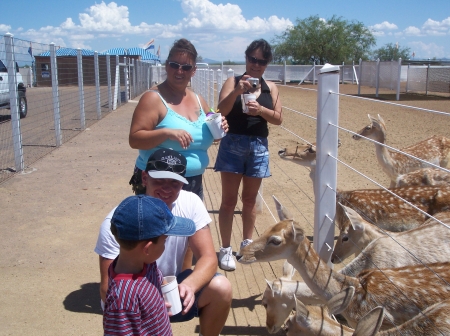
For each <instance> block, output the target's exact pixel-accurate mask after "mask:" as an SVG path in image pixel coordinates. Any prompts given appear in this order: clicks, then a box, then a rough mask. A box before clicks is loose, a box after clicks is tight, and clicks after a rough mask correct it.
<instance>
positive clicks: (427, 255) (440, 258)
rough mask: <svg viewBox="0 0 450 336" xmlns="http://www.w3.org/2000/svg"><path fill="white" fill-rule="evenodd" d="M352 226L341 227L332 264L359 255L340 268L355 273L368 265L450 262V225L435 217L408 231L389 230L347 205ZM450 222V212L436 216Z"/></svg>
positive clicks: (390, 265)
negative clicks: (371, 221)
mask: <svg viewBox="0 0 450 336" xmlns="http://www.w3.org/2000/svg"><path fill="white" fill-rule="evenodd" d="M342 207H343V210H344V213H345V215H346V216H347V218H348V219H349V221H350V225H348V226H344V227H341V228H340V229H341V230H340V233H339V237H338V239H337V241H336V245H335V247H334V250H333V254H332V256H331V262H332V263H335V264H336V263H340V262H341V261H343V260H344V259H345V258H347V257H349V256H350V255H352V254H355V255H357V256H356V257H355V258H354V259H353V260H352V261H351V262H350V263H348V264H347V265H346V266H345V267H344V268H343V269H341V270H340V273H341V274H345V275H351V276H355V275H356V274H358V273H360V272H361V271H363V270H365V269H368V268H374V267H378V268H392V267H401V266H407V265H418V264H422V263H424V264H429V263H435V262H447V261H450V228H449V227H448V225H447V226H445V225H443V224H441V223H439V222H437V221H435V220H433V219H431V218H430V219H429V220H428V221H426V222H425V223H424V224H423V225H422V226H420V227H418V228H415V229H412V230H409V231H406V232H389V235H387V234H386V233H385V231H383V230H381V229H379V228H378V227H377V226H375V225H373V224H371V223H369V222H367V221H365V220H364V219H363V218H362V217H361V216H360V215H359V214H358V213H357V212H356V211H354V210H353V209H351V208H349V207H346V206H343V205H342ZM434 217H435V218H436V219H438V220H439V221H441V222H442V223H444V224H449V225H450V212H443V213H438V214H436V215H435V216H434Z"/></svg>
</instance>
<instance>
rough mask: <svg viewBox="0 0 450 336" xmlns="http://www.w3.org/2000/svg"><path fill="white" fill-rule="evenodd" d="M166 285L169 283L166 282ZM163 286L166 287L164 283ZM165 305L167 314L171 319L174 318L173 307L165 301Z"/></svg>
mask: <svg viewBox="0 0 450 336" xmlns="http://www.w3.org/2000/svg"><path fill="white" fill-rule="evenodd" d="M166 283H167V282H166ZM163 285H164V283H163ZM164 303H165V304H166V308H167V313H168V315H169V317H170V316H172V315H173V314H172V312H171V311H170V308H172V305H171V304H170V303H169V302H167V301H165V302H164Z"/></svg>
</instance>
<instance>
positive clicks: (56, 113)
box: [50, 42, 62, 147]
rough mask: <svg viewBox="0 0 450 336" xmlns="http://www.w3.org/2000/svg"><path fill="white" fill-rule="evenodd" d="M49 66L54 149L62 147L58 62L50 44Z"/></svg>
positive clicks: (53, 45) (54, 50)
mask: <svg viewBox="0 0 450 336" xmlns="http://www.w3.org/2000/svg"><path fill="white" fill-rule="evenodd" d="M50 66H51V69H50V71H51V74H52V100H53V121H54V124H55V139H56V147H59V146H61V145H62V133H61V111H60V110H59V83H58V62H57V61H56V48H55V44H54V43H53V42H52V43H50Z"/></svg>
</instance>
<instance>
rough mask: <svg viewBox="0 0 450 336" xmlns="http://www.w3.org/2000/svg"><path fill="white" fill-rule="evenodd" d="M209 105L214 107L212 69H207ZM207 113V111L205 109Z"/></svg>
mask: <svg viewBox="0 0 450 336" xmlns="http://www.w3.org/2000/svg"><path fill="white" fill-rule="evenodd" d="M209 107H212V108H214V70H213V69H209ZM206 112H207V113H208V111H206Z"/></svg>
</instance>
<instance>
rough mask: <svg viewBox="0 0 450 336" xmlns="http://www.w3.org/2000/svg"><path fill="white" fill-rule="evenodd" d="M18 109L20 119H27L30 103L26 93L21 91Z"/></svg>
mask: <svg viewBox="0 0 450 336" xmlns="http://www.w3.org/2000/svg"><path fill="white" fill-rule="evenodd" d="M17 104H18V108H19V115H20V118H21V119H22V118H25V117H26V116H27V113H28V103H27V97H25V92H23V91H19V99H18V101H17Z"/></svg>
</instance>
